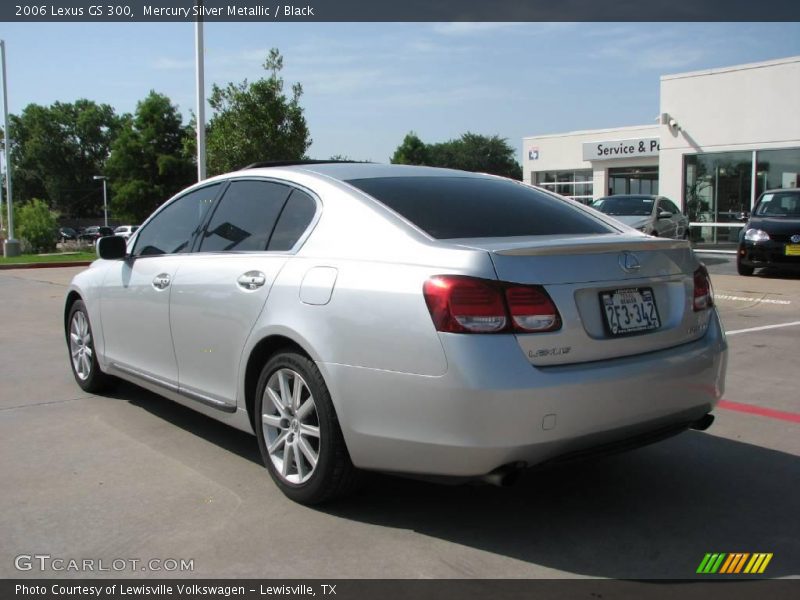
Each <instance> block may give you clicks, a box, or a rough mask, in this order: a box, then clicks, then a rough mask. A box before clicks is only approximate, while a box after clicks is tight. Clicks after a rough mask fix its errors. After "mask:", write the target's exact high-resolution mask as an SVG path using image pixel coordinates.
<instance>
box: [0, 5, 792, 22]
mask: <svg viewBox="0 0 800 600" xmlns="http://www.w3.org/2000/svg"><path fill="white" fill-rule="evenodd" d="M197 19H202V20H204V21H208V22H214V21H238V22H256V21H262V22H269V21H271V22H279V21H305V22H336V21H340V22H343V21H346V22H353V21H373V22H374V21H385V22H391V21H396V22H424V21H429V22H441V21H475V22H479V21H496V22H498V21H509V22H511V21H522V22H526V21H527V22H534V21H566V22H568V21H572V22H575V21H584V22H588V21H598V22H611V21H620V22H625V21H672V22H675V21H682V22H689V21H728V22H731V21H762V22H767V21H784V22H785V21H800V1H798V0H759V1H758V2H754V1H753V0H302V1H300V0H298V1H297V2H294V1H291V2H289V3H286V2H285V0H49V1H47V0H44V1H41V0H40V1H36V0H34V1H28V0H10V1H4V2H2V3H0V21H7V22H15V21H19V22H51V23H52V22H111V21H118V22H139V21H142V22H156V21H187V22H188V21H195V20H197Z"/></svg>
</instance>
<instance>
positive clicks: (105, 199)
mask: <svg viewBox="0 0 800 600" xmlns="http://www.w3.org/2000/svg"><path fill="white" fill-rule="evenodd" d="M92 179H94V180H95V181H102V182H103V216H104V219H103V220H104V223H103V224H104V225H105V226H106V227H108V192H107V190H106V181H108V177H106V176H105V175H95V176H94V177H92Z"/></svg>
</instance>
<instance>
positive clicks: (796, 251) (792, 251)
mask: <svg viewBox="0 0 800 600" xmlns="http://www.w3.org/2000/svg"><path fill="white" fill-rule="evenodd" d="M786 256H800V244H786Z"/></svg>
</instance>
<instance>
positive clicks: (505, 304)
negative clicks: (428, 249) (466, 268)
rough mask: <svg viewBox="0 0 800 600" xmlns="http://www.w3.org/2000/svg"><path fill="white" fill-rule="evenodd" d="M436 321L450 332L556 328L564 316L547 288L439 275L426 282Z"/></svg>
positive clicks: (540, 330) (537, 330)
mask: <svg viewBox="0 0 800 600" xmlns="http://www.w3.org/2000/svg"><path fill="white" fill-rule="evenodd" d="M423 294H424V296H425V302H426V303H427V305H428V310H429V311H430V313H431V318H432V319H433V324H434V326H435V327H436V329H437V330H438V331H443V332H448V333H503V332H509V331H515V332H521V333H532V332H543V331H554V330H556V329H559V328H560V327H561V318H560V316H559V314H558V310H556V307H555V305H554V304H553V301H552V300H551V299H550V296H548V295H547V292H546V291H545V290H544V288H542V287H540V286H526V285H518V284H511V283H503V282H498V281H490V280H486V279H478V278H475V277H466V276H463V275H438V276H436V277H431V278H430V279H428V280H427V281H426V282H425V285H424V286H423Z"/></svg>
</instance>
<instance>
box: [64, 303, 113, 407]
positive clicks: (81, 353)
mask: <svg viewBox="0 0 800 600" xmlns="http://www.w3.org/2000/svg"><path fill="white" fill-rule="evenodd" d="M66 333H67V347H68V348H69V354H70V361H69V364H70V367H72V375H73V376H74V377H75V381H76V383H77V384H78V385H79V386H80V388H81V389H82V390H83V391H84V392H89V393H90V394H94V393H96V392H99V391H102V390H104V389H106V388H107V387H108V386H109V385H110V384H111V382H112V381H113V380H112V378H111V377H110V376H109V375H106V374H105V373H103V372H102V371H101V370H100V365H99V363H98V362H97V353H96V352H95V348H94V337H93V336H92V326H91V323H89V313H88V312H87V310H86V305H84V303H83V300H77V301H76V302H75V303H73V305H72V307H71V308H70V311H69V317H68V318H67V331H66Z"/></svg>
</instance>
